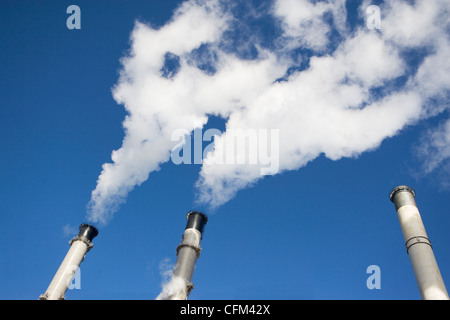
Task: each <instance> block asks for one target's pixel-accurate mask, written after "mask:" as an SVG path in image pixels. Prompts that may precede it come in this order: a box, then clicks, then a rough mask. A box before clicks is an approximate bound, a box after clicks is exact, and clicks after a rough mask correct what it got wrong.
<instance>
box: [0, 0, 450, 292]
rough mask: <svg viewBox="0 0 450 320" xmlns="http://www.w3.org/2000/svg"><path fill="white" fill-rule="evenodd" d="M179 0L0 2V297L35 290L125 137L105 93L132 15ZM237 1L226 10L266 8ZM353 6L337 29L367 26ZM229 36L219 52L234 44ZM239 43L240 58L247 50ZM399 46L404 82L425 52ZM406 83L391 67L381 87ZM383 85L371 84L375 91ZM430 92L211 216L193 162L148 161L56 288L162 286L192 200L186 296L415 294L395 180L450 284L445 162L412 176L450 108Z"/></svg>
mask: <svg viewBox="0 0 450 320" xmlns="http://www.w3.org/2000/svg"><path fill="white" fill-rule="evenodd" d="M179 3H180V1H137V0H136V1H118V0H113V1H82V0H79V1H49V0H46V1H23V0H19V1H18V0H14V1H13V0H6V1H1V2H0V146H1V150H2V156H1V157H0V217H1V222H2V232H1V233H0V241H1V243H2V248H1V250H0V299H37V298H38V297H39V295H40V294H42V293H44V292H45V290H46V288H47V286H48V284H49V283H50V281H51V279H52V277H53V275H54V274H55V272H56V270H57V268H58V267H59V265H60V263H61V261H62V259H63V258H64V256H65V254H66V253H67V250H68V249H69V245H68V241H69V240H70V239H71V238H73V237H74V236H75V235H76V233H77V230H78V226H79V225H80V224H81V223H83V222H85V221H86V206H87V204H88V202H89V200H90V197H91V192H92V190H93V189H95V187H96V181H97V178H98V176H99V174H100V172H101V166H102V164H103V163H106V162H111V151H112V150H116V149H118V148H120V147H121V144H122V139H123V137H124V131H123V127H122V121H123V120H124V118H125V116H126V111H125V109H124V107H123V106H122V105H119V104H118V103H117V102H116V101H115V100H114V98H113V96H112V93H111V89H112V87H113V86H114V85H115V84H116V83H117V81H118V78H119V70H120V69H121V64H120V59H121V57H123V56H124V55H126V53H127V50H128V49H129V48H130V33H131V32H132V30H133V28H134V24H135V20H139V21H141V22H144V23H148V24H150V25H152V26H153V27H154V28H158V27H160V26H163V25H164V24H165V23H167V21H169V20H170V19H171V17H172V14H173V12H174V10H175V9H176V7H177V6H178V4H179ZM236 3H239V5H238V6H237V7H235V8H234V9H233V14H234V15H235V16H236V17H237V18H239V17H244V16H246V13H248V12H250V11H251V10H255V11H254V12H258V10H262V11H264V12H267V10H269V9H268V8H269V7H270V3H269V2H264V5H257V3H258V2H257V1H252V4H251V5H250V4H248V2H245V1H236ZM244 3H247V4H246V5H244ZM374 3H375V4H380V5H381V3H380V2H374ZM71 4H76V5H78V6H79V7H80V9H81V29H80V30H69V29H68V28H67V27H66V20H67V18H68V17H69V14H67V13H66V9H67V7H68V6H69V5H71ZM357 4H359V2H358V1H347V2H346V5H345V8H346V10H347V23H348V26H349V28H350V29H356V28H357V27H358V26H359V25H364V24H365V21H364V20H363V19H361V17H360V16H359V17H358V13H357ZM253 17H259V18H258V19H256V18H255V20H248V21H245V19H243V20H242V23H243V24H246V26H247V28H248V29H247V30H254V31H255V34H258V37H259V38H260V39H263V40H261V43H262V45H266V46H267V47H268V48H270V47H271V45H272V44H273V43H275V40H274V39H275V38H276V36H277V31H276V30H277V29H276V27H275V26H273V25H271V24H270V21H269V20H267V16H265V15H257V14H255V15H254V16H253ZM324 17H325V18H324V20H325V21H328V22H329V20H330V19H332V16H331V15H327V14H324ZM382 28H385V26H384V25H382ZM382 30H383V31H386V32H387V33H388V32H389V30H386V29H382ZM447 30H448V29H447ZM334 32H336V33H337V31H335V30H331V36H330V37H331V39H332V40H333V41H331V42H330V43H329V45H328V47H327V49H326V50H328V51H326V50H325V53H324V52H322V53H321V54H317V51H315V52H313V50H312V49H308V48H306V49H305V48H302V46H301V45H299V46H298V47H297V48H296V49H295V50H293V51H292V52H291V54H293V52H296V53H297V54H299V55H301V56H302V59H304V60H302V61H303V62H302V63H300V62H299V63H297V65H295V66H292V68H291V69H289V71H288V73H295V72H303V71H304V70H307V69H308V68H309V62H308V59H309V58H310V56H311V55H318V56H324V55H326V54H333V52H334V50H335V48H336V46H337V44H338V43H340V41H342V38H341V37H340V36H339V35H333V34H334ZM373 32H377V31H376V30H373ZM238 34H239V33H238V32H234V34H232V35H231V36H230V37H231V39H232V40H233V41H235V42H236V43H239V42H240V41H243V40H242V39H239V37H238ZM447 36H448V34H447ZM233 41H232V42H227V44H226V45H227V46H228V47H227V48H226V49H224V50H225V51H227V50H228V52H229V51H233V48H234V47H233V46H234V43H233ZM264 41H266V42H264ZM236 48H238V46H237V44H236ZM236 50H237V49H236ZM236 52H237V53H236V54H237V55H247V56H246V57H244V58H245V59H250V60H251V59H252V57H251V55H252V52H245V53H243V52H238V50H237V51H236ZM402 54H403V55H404V56H403V57H404V59H405V61H407V63H408V68H407V74H406V75H404V77H406V78H407V77H409V76H411V75H412V74H414V72H415V71H416V70H417V68H418V62H417V61H423V60H421V59H423V55H424V51H423V50H422V51H421V50H419V49H417V50H409V51H408V50H405V51H404V52H402ZM421 55H422V56H421ZM169 67H170V66H169ZM323 76H324V77H327V74H324V75H323ZM447 79H448V78H447ZM404 80H405V79H404V78H403V79H402V77H401V76H399V77H398V78H396V81H394V82H390V83H389V86H397V85H399V86H400V85H402V84H404V82H405V81H404ZM447 81H448V80H447ZM399 83H400V84H399ZM447 83H448V82H447ZM448 89H449V88H448V87H447V88H446V90H447V91H445V90H444V92H447V93H448ZM299 90H300V89H299ZM386 90H387V89H386V87H384V86H383V85H378V86H375V87H371V93H372V94H373V95H374V96H376V95H377V94H380V95H383V94H385V92H386ZM440 98H441V99H442V96H440ZM169 99H170V97H169ZM432 101H434V103H436V110H439V112H435V114H434V115H433V116H430V117H422V118H420V119H418V120H417V121H414V122H413V123H412V124H411V125H407V126H403V127H402V128H401V130H400V131H399V132H397V134H395V135H393V136H392V137H386V138H385V139H382V143H381V144H380V145H379V147H376V148H369V149H370V150H364V152H361V153H360V154H359V155H358V156H356V157H345V156H344V157H342V158H341V159H339V160H331V159H330V158H329V157H327V156H326V155H324V154H321V155H320V156H318V157H316V158H315V159H314V160H312V161H311V162H309V163H308V164H307V165H305V166H303V167H301V168H300V169H298V170H288V171H284V172H283V173H280V174H278V175H274V176H266V177H265V178H264V179H262V180H260V181H258V182H257V183H256V184H255V185H254V186H252V187H250V188H245V189H243V190H240V191H238V193H237V195H236V196H235V197H234V198H232V199H231V200H229V201H228V202H226V203H225V204H224V205H222V206H220V207H219V208H218V209H216V210H215V211H214V213H211V212H208V209H207V208H206V207H202V206H199V205H197V204H195V202H194V200H195V193H196V189H195V186H194V185H195V182H196V181H197V180H198V176H199V172H200V170H201V165H198V164H192V165H174V164H173V163H171V162H167V163H163V164H161V169H160V170H159V171H155V172H152V173H151V174H150V176H149V179H148V180H147V181H145V182H144V183H142V184H141V185H140V186H138V187H136V188H135V189H134V190H133V191H131V192H130V193H129V194H128V197H127V200H126V203H124V204H123V205H121V206H120V209H119V210H118V212H117V213H116V214H115V215H114V218H113V219H111V221H109V223H107V224H106V225H100V226H98V227H99V231H100V234H99V236H98V237H97V238H96V239H95V240H94V244H95V247H94V249H93V250H92V251H90V252H89V253H88V254H87V256H86V259H85V261H84V262H83V263H82V265H81V289H79V290H75V289H74V290H69V291H68V292H67V294H66V298H67V299H74V300H76V299H154V298H155V297H156V296H157V295H158V294H159V292H160V290H161V282H162V275H161V270H160V269H161V265H162V264H163V263H164V261H167V259H169V260H168V261H169V262H170V263H172V264H173V263H174V262H175V260H176V254H175V250H176V247H177V245H178V244H179V242H180V240H181V235H182V233H183V231H184V227H185V224H186V220H185V215H186V213H187V212H189V211H191V210H194V209H200V210H203V211H204V212H205V213H206V214H208V216H209V221H208V224H207V225H206V229H205V234H204V237H203V241H202V248H203V251H202V254H201V256H200V259H199V260H198V263H197V268H196V270H195V274H194V285H195V288H194V290H193V291H192V293H191V296H190V299H420V295H419V291H418V289H417V285H416V282H415V278H414V274H413V270H412V267H411V264H410V261H409V258H408V255H407V253H406V250H405V248H404V241H403V236H402V234H401V230H400V225H399V222H398V219H397V216H396V212H395V209H394V206H393V204H392V203H391V202H390V201H389V193H390V191H391V190H392V188H394V187H396V186H397V185H402V184H406V185H409V186H410V187H412V188H414V189H415V191H416V194H417V196H416V201H417V204H418V206H419V210H420V212H421V215H422V219H423V221H424V224H425V227H426V230H427V232H428V235H429V238H430V239H431V242H432V244H433V248H434V252H435V255H436V258H437V261H438V264H439V267H440V270H441V273H442V276H443V278H444V281H445V282H446V284H447V287H448V286H449V285H450V250H449V248H448V244H449V243H450V233H449V232H448V229H449V226H450V215H449V213H450V212H449V207H450V189H449V188H448V186H449V184H448V183H446V182H445V180H446V179H448V178H449V177H450V176H449V175H448V167H449V166H448V165H449V162H448V161H449V160H448V157H447V158H444V159H443V160H442V161H441V162H440V163H439V165H437V166H436V168H434V169H433V170H432V171H430V172H425V171H426V170H425V169H424V162H426V157H425V160H424V158H423V157H418V156H417V147H418V146H421V145H423V143H425V142H424V141H428V140H427V138H426V137H428V135H427V133H428V132H433V130H435V128H438V127H439V126H441V127H442V124H443V123H445V121H447V119H448V117H449V112H448V109H446V110H447V111H446V110H445V108H448V103H447V105H446V104H445V103H443V102H442V100H439V99H434V100H432ZM440 106H442V107H441V108H440ZM393 112H395V110H394V111H393ZM386 116H387V115H386ZM387 117H389V116H387ZM386 120H387V119H386ZM224 126H225V120H224V119H221V118H219V117H211V119H210V121H209V122H208V124H207V125H206V126H205V128H219V129H220V130H223V129H224ZM446 170H447V171H446ZM370 265H377V266H379V267H380V270H381V289H379V290H369V289H368V288H367V286H366V280H367V278H368V277H369V274H367V273H366V269H367V267H368V266H370Z"/></svg>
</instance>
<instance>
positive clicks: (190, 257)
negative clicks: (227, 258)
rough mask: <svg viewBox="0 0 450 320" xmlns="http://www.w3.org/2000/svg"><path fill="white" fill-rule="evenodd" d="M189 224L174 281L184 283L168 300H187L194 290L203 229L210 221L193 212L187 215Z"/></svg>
mask: <svg viewBox="0 0 450 320" xmlns="http://www.w3.org/2000/svg"><path fill="white" fill-rule="evenodd" d="M186 218H187V224H186V229H185V230H184V234H183V238H182V240H181V243H180V245H179V246H178V247H177V262H176V264H175V268H174V270H173V275H172V281H182V285H181V286H179V288H178V289H177V290H176V292H175V293H173V294H171V295H170V296H169V297H167V300H187V298H188V296H189V294H190V293H191V290H192V289H193V288H194V284H193V283H192V276H193V274H194V268H195V263H196V262H197V259H198V258H199V257H200V251H201V250H202V249H201V248H200V241H201V239H202V235H203V229H204V227H205V224H206V223H207V221H208V218H207V217H206V215H205V214H203V213H201V212H198V211H191V212H189V213H188V214H187V216H186Z"/></svg>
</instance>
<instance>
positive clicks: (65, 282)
mask: <svg viewBox="0 0 450 320" xmlns="http://www.w3.org/2000/svg"><path fill="white" fill-rule="evenodd" d="M97 235H98V230H97V229H96V228H95V227H93V226H91V225H89V224H82V225H80V232H79V233H78V235H77V236H76V237H75V238H73V239H72V240H71V241H70V249H69V252H67V255H66V257H65V258H64V260H63V262H62V263H61V266H60V267H59V269H58V271H57V272H56V274H55V276H54V277H53V280H52V282H51V283H50V285H49V286H48V288H47V291H45V293H44V294H42V295H41V296H40V297H39V299H40V300H63V299H64V295H65V294H66V291H67V288H68V287H69V285H70V283H71V282H72V278H73V276H74V275H75V272H76V271H77V269H78V267H79V266H80V264H81V262H82V261H83V259H84V257H85V255H86V253H87V252H88V251H89V250H91V249H92V248H93V247H94V245H93V244H92V240H93V239H94V238H95V237H96V236H97Z"/></svg>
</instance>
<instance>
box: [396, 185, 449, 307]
mask: <svg viewBox="0 0 450 320" xmlns="http://www.w3.org/2000/svg"><path fill="white" fill-rule="evenodd" d="M415 196H416V194H415V192H414V190H413V189H411V188H409V187H407V186H398V187H396V188H395V189H394V190H392V192H391V194H390V196H389V198H390V199H391V201H392V202H393V203H394V205H395V209H396V211H397V215H398V219H399V221H400V226H401V228H402V232H403V237H404V239H405V246H406V252H407V253H408V255H409V258H410V260H411V263H412V266H413V269H414V274H415V276H416V280H417V284H418V286H419V291H420V295H421V296H422V299H423V300H448V299H449V296H448V293H447V290H446V288H445V285H444V281H443V280H442V276H441V273H440V272H439V267H438V265H437V262H436V259H435V257H434V254H433V247H432V246H431V242H430V239H428V236H427V233H426V232H425V227H424V225H423V222H422V219H421V217H420V213H419V210H418V209H417V205H416V201H415V200H414V198H415Z"/></svg>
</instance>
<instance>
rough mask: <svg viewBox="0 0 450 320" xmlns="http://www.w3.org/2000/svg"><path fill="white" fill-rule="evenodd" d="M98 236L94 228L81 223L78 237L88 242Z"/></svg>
mask: <svg viewBox="0 0 450 320" xmlns="http://www.w3.org/2000/svg"><path fill="white" fill-rule="evenodd" d="M97 235H98V230H97V228H96V227H94V226H92V225H90V224H87V223H83V224H82V225H80V232H79V233H78V237H80V238H86V239H88V240H89V241H92V240H93V239H94V238H95V237H96V236H97Z"/></svg>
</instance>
